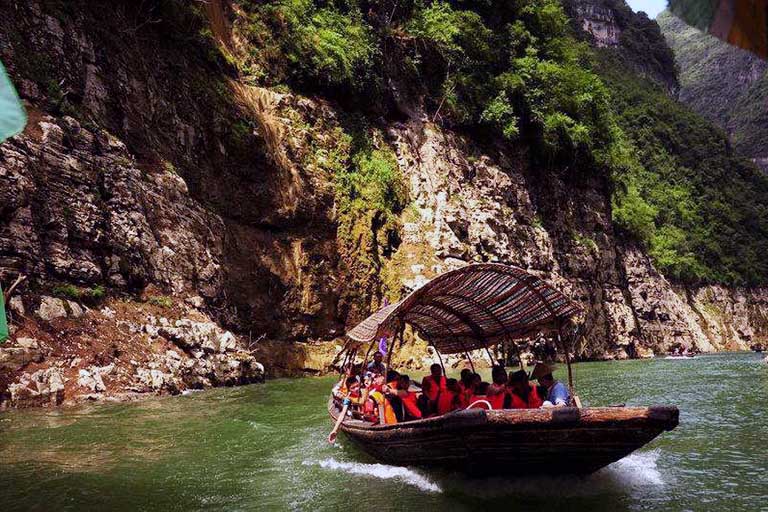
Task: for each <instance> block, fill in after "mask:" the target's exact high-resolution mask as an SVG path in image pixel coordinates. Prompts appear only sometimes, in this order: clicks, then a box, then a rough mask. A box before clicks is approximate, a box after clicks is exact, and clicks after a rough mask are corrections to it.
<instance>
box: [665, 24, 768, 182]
mask: <svg viewBox="0 0 768 512" xmlns="http://www.w3.org/2000/svg"><path fill="white" fill-rule="evenodd" d="M657 21H658V23H659V26H660V27H661V30H662V33H663V34H664V36H665V38H666V39H667V42H668V44H669V46H670V47H671V48H672V50H673V51H674V53H675V60H676V62H677V65H678V67H679V80H680V101H681V102H683V103H685V104H686V105H688V106H690V107H691V108H692V109H694V110H695V111H696V112H698V113H700V114H701V115H703V116H704V117H706V118H708V119H709V120H711V121H712V122H714V123H715V124H716V125H718V126H720V127H721V128H722V129H724V130H725V131H726V132H728V135H729V136H730V138H731V140H732V143H733V146H734V148H735V149H736V151H737V152H738V153H740V154H742V155H744V156H746V157H749V158H752V159H753V160H755V161H756V162H757V163H758V164H761V167H762V168H763V169H764V170H765V169H768V74H766V71H768V62H765V61H763V60H761V59H759V58H757V57H756V56H754V55H752V54H751V53H749V52H746V51H743V50H740V49H738V48H735V47H733V46H730V45H728V44H726V43H724V42H722V41H720V40H719V39H716V38H714V37H712V36H710V35H707V34H704V33H703V32H701V31H699V30H697V29H695V28H692V27H690V26H688V25H686V24H685V23H684V22H683V21H681V20H680V19H678V18H676V17H675V16H673V15H672V14H671V13H669V12H668V11H665V12H663V13H662V14H660V15H659V17H658V18H657Z"/></svg>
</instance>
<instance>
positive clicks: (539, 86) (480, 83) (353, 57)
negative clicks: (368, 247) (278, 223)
mask: <svg viewBox="0 0 768 512" xmlns="http://www.w3.org/2000/svg"><path fill="white" fill-rule="evenodd" d="M245 6H246V10H247V16H248V22H247V30H246V31H245V33H246V34H247V36H248V37H249V38H250V40H251V43H252V47H253V52H252V54H251V61H250V62H249V63H248V65H247V66H246V68H247V70H249V71H250V72H251V73H252V76H253V77H254V79H256V80H258V81H260V82H262V83H264V84H265V85H275V84H279V83H283V82H287V83H288V84H290V85H292V86H295V87H298V88H299V89H304V90H310V91H313V92H320V93H321V94H325V95H328V96H330V97H333V98H336V99H339V100H341V101H343V102H347V103H351V104H354V105H355V106H356V108H360V109H361V110H367V111H369V112H376V113H378V112H379V111H380V110H381V109H382V103H384V102H385V99H383V96H386V93H384V94H378V92H380V91H382V88H383V86H382V84H384V83H388V81H389V80H405V81H407V82H409V83H408V86H413V87H416V88H419V89H420V91H419V92H420V93H421V95H422V96H423V98H424V100H425V106H426V108H427V110H428V112H427V113H428V114H429V115H430V117H431V118H432V119H433V120H436V121H440V122H442V123H443V124H445V125H448V126H456V127H484V128H485V129H486V130H490V131H491V132H493V131H495V132H497V133H499V134H501V135H502V136H504V137H506V138H507V139H510V140H525V141H527V142H528V143H530V144H532V145H533V146H534V148H536V149H537V150H539V151H538V152H537V155H539V156H541V157H543V158H544V161H546V162H553V161H554V160H557V161H566V162H567V163H569V164H572V163H573V162H580V163H584V164H585V167H588V166H589V167H595V163H596V164H597V166H598V167H602V168H606V167H607V165H608V163H609V155H610V154H611V151H610V146H611V144H612V135H613V131H612V130H611V126H610V123H611V120H610V115H609V113H608V102H607V99H608V94H607V91H606V90H605V88H604V87H603V85H602V83H601V81H600V80H599V79H598V78H597V76H595V75H594V74H593V73H592V72H590V71H589V70H588V69H587V67H586V65H585V64H586V59H587V57H588V55H589V52H588V48H587V46H586V44H585V43H579V42H577V41H576V40H575V38H574V37H573V34H572V33H571V28H570V25H569V23H568V18H567V16H566V15H565V13H564V11H563V9H562V7H561V5H560V2H558V1H557V0H544V1H533V0H519V1H516V2H510V3H506V2H505V3H504V4H503V5H501V4H495V3H471V4H470V3H466V2H458V1H456V2H443V1H437V2H424V1H417V2H414V3H406V4H402V5H400V4H399V3H391V2H381V3H378V2H377V3H374V2H363V1H355V0H348V1H331V2H313V1H311V0H280V1H278V2H275V3H270V4H261V3H256V2H246V3H245ZM363 13H365V14H363ZM350 93H351V94H350ZM379 96H381V97H379ZM377 109H378V110H377ZM384 110H385V112H384V113H385V114H386V113H387V112H386V108H384Z"/></svg>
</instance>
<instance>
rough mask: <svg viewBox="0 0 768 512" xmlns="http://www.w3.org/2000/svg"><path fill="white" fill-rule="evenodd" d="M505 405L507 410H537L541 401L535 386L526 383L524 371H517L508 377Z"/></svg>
mask: <svg viewBox="0 0 768 512" xmlns="http://www.w3.org/2000/svg"><path fill="white" fill-rule="evenodd" d="M508 384H509V385H508V390H507V397H508V403H507V405H506V407H507V408H509V409H538V408H539V407H541V404H542V402H543V401H542V399H541V397H540V396H539V391H538V389H537V387H536V386H534V385H533V384H531V383H530V382H529V381H528V374H526V373H525V370H518V371H516V372H515V373H513V374H512V375H510V377H509V382H508Z"/></svg>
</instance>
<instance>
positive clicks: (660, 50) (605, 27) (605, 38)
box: [564, 0, 680, 96]
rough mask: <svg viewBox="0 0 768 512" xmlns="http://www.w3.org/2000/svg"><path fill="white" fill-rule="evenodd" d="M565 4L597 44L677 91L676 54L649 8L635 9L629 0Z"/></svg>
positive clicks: (574, 0)
mask: <svg viewBox="0 0 768 512" xmlns="http://www.w3.org/2000/svg"><path fill="white" fill-rule="evenodd" d="M564 5H565V7H566V9H567V11H568V12H569V14H570V16H571V18H572V19H573V20H574V21H575V23H576V25H577V27H578V28H580V29H581V30H583V32H584V34H585V36H586V39H587V40H588V41H589V42H590V43H591V44H592V45H593V46H597V47H599V48H610V49H612V50H614V51H615V52H616V53H617V55H619V56H620V57H621V58H622V60H623V61H624V63H625V64H627V65H628V67H630V68H632V69H634V70H635V71H636V72H637V73H638V74H640V75H641V76H644V77H646V78H647V79H650V80H652V81H653V82H656V83H657V84H659V85H661V86H662V87H664V88H665V89H667V91H668V92H669V93H670V94H671V95H673V96H674V95H676V94H677V91H678V89H679V87H680V85H679V83H678V79H677V70H676V69H675V60H674V55H673V53H672V50H671V49H670V48H669V47H668V46H667V45H666V44H665V43H664V38H663V36H662V35H661V31H660V29H659V26H658V24H657V23H656V21H655V20H651V19H649V18H648V16H647V15H646V14H645V12H642V11H640V12H637V13H635V12H633V11H632V9H631V8H630V7H629V6H628V5H627V3H626V2H625V0H566V1H565V2H564Z"/></svg>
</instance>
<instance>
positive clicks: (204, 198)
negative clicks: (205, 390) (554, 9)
mask: <svg viewBox="0 0 768 512" xmlns="http://www.w3.org/2000/svg"><path fill="white" fill-rule="evenodd" d="M116 5H117V6H118V7H117V8H116V10H115V13H116V14H115V15H116V18H115V20H113V21H112V22H110V23H113V24H114V26H112V25H109V24H107V27H108V28H109V27H112V28H114V29H115V31H114V33H110V34H105V33H104V30H106V29H104V28H102V29H101V30H100V31H96V30H94V29H93V24H89V22H90V21H92V16H94V12H93V9H94V8H93V6H92V4H89V3H87V2H74V3H72V4H67V7H66V8H65V9H64V12H58V11H52V10H50V6H49V5H48V4H45V3H40V2H26V3H23V4H22V3H19V2H10V3H9V2H0V10H2V11H3V12H4V13H6V14H7V15H8V16H7V17H4V18H3V19H2V20H0V25H2V28H3V32H2V34H3V35H0V58H2V59H3V62H4V63H5V64H7V65H8V68H9V70H10V73H11V76H12V78H13V79H14V81H15V82H16V83H17V84H18V85H19V90H20V93H21V95H22V97H23V99H24V101H25V102H26V105H27V107H28V110H29V113H30V122H29V125H28V127H27V130H26V131H25V133H24V134H22V135H20V136H18V137H15V138H14V139H12V140H10V141H7V142H6V143H4V144H3V145H2V146H0V214H1V216H0V277H2V278H3V280H4V282H6V281H7V280H8V278H9V277H11V278H12V277H15V276H16V275H18V274H24V275H27V276H28V277H29V278H30V279H29V282H28V283H25V285H24V286H25V287H24V288H22V289H21V294H20V295H16V296H15V297H14V299H13V301H12V304H13V309H14V311H15V312H14V317H13V319H12V320H13V322H12V327H13V329H14V340H13V342H12V344H11V345H9V346H8V347H6V348H7V350H5V351H4V352H3V353H2V354H0V363H3V364H4V366H3V367H2V368H3V371H4V372H5V373H3V374H1V375H0V377H2V379H0V394H4V396H5V398H6V400H11V402H12V401H13V400H14V398H13V396H21V395H19V394H18V393H16V392H17V391H18V392H19V393H22V394H23V393H28V395H29V396H28V399H29V401H30V403H33V402H34V403H36V402H45V401H52V402H54V403H55V402H58V401H61V400H67V399H68V396H70V395H68V393H69V391H67V390H68V389H70V390H78V391H72V393H74V394H73V395H71V396H80V395H83V394H87V395H93V396H97V395H99V394H101V396H105V395H109V394H110V393H113V392H115V393H116V392H118V391H119V390H120V389H121V386H122V387H124V388H125V389H127V388H129V387H133V388H135V389H138V390H143V391H146V392H175V391H180V390H183V389H185V387H196V386H198V384H199V385H201V386H204V385H213V384H217V383H218V384H220V383H237V382H244V381H250V380H252V379H254V378H256V374H254V373H246V374H245V375H241V374H238V373H237V372H238V371H239V370H238V368H242V367H241V366H239V365H240V363H242V362H243V361H246V360H247V361H249V362H248V365H247V366H248V368H253V367H256V366H255V360H254V359H252V358H253V357H254V355H253V354H256V356H257V357H258V358H259V359H260V360H261V359H263V360H264V361H268V363H269V364H268V365H269V366H271V367H273V368H275V372H273V374H291V373H293V372H294V371H295V370H296V369H299V370H304V371H308V372H318V371H321V370H320V369H321V368H322V366H323V365H324V364H325V362H326V361H328V360H331V359H332V356H335V354H336V353H337V352H338V349H339V346H337V345H338V342H331V343H330V344H325V345H317V344H316V343H315V342H316V341H318V340H333V339H334V338H336V337H338V336H339V335H340V334H341V332H342V331H343V329H344V326H345V324H350V323H354V322H355V321H357V320H359V319H360V317H361V316H362V315H364V314H365V313H366V312H367V308H369V307H370V304H366V303H363V302H364V301H360V300H357V299H356V297H359V296H360V294H355V293H354V292H355V291H356V290H353V289H350V288H351V287H353V284H351V283H354V281H353V280H352V279H351V277H353V276H350V275H347V274H348V273H349V269H350V267H352V265H350V264H349V262H346V263H345V262H344V261H343V260H344V257H345V256H344V255H345V254H346V255H348V254H354V251H345V250H344V249H345V248H344V247H341V245H342V244H344V243H349V241H343V240H339V239H338V237H337V228H338V225H337V221H338V218H337V216H338V212H337V206H338V205H337V201H336V197H335V193H336V192H335V185H334V169H333V167H332V165H331V164H330V163H329V160H330V159H331V155H332V154H334V150H337V149H338V147H337V146H338V143H339V140H341V139H342V138H343V137H340V136H339V134H340V133H342V132H344V130H345V129H346V127H345V126H344V117H345V115H348V114H349V113H348V112H345V111H344V109H343V108H341V107H339V106H338V105H336V104H333V103H331V102H328V101H324V100H321V99H318V98H309V97H302V96H300V95H297V94H292V93H284V92H279V93H278V92H276V91H274V90H272V91H269V90H265V89H260V88H258V87H253V86H251V85H244V84H243V83H241V82H239V81H238V77H237V76H235V73H234V72H233V71H232V70H231V69H228V68H227V67H226V66H225V65H223V64H222V63H221V62H218V61H216V59H214V62H211V61H210V59H211V56H210V55H209V54H207V53H206V52H207V51H208V50H210V49H211V47H209V46H205V44H208V43H205V44H204V43H201V42H200V40H199V39H197V38H198V36H199V34H198V33H197V32H196V30H197V29H195V28H193V29H191V30H188V31H186V32H185V31H184V30H181V29H179V27H177V26H173V25H162V24H161V23H151V24H148V25H144V26H142V27H141V37H137V36H136V33H135V32H136V30H139V27H136V26H133V25H130V26H128V25H126V27H127V28H123V29H119V28H118V25H120V23H122V22H125V23H126V24H127V23H128V21H130V20H128V18H125V17H124V12H125V9H126V8H127V7H126V6H127V5H128V4H127V3H125V2H118V3H117V4H116ZM121 16H122V17H121ZM137 19H140V16H139V17H138V18H137ZM150 19H151V18H150ZM131 20H132V23H134V24H135V23H136V21H135V20H133V19H131ZM192 21H194V20H192ZM182 27H183V25H182ZM169 28H174V30H181V32H180V33H174V34H171V35H170V36H169V35H168V33H165V32H163V30H166V29H169ZM115 34H117V35H115ZM19 35H21V37H19ZM611 37H612V36H611ZM185 38H188V39H185ZM609 40H612V39H610V38H609ZM609 40H606V41H609ZM606 44H608V43H606ZM201 45H202V46H201ZM214 48H215V47H214ZM27 50H28V51H27ZM118 50H119V51H118ZM38 54H39V55H42V56H43V57H41V58H38V57H37V55H38ZM41 59H42V60H41ZM38 72H39V73H40V74H38ZM48 79H50V80H52V82H50V83H47V80H48ZM46 83H47V85H46ZM409 102H410V103H409V105H410V107H409V109H408V114H407V115H405V114H404V115H403V116H402V117H407V119H399V120H396V121H395V120H392V119H384V118H382V119H377V120H376V123H378V124H376V126H375V130H376V131H377V133H381V134H382V136H381V137H380V138H381V140H378V139H377V140H376V141H375V144H378V145H380V146H381V147H382V148H384V147H386V148H388V149H392V150H393V151H394V153H395V155H396V157H397V162H398V165H399V167H400V171H401V172H402V175H403V176H404V179H405V181H406V184H407V187H406V188H407V189H408V196H409V205H408V206H407V207H406V208H405V210H404V211H403V212H402V214H401V219H400V220H401V221H402V229H401V230H400V240H399V241H398V244H397V245H396V246H395V247H394V248H393V252H392V253H391V254H386V255H384V254H382V255H380V256H381V260H382V262H383V270H382V272H381V276H377V278H380V280H381V283H380V286H379V288H380V290H381V291H382V292H383V291H388V292H389V293H394V294H396V295H398V294H401V293H405V292H407V291H409V290H412V289H415V288H416V287H418V286H420V285H421V284H423V283H424V282H426V281H427V280H428V279H430V278H432V277H434V276H435V275H437V274H439V273H440V272H443V271H445V270H449V269H451V268H455V267H457V266H461V265H465V264H467V263H470V262H478V261H500V262H505V263H510V264H514V265H518V266H521V267H524V268H526V269H528V270H529V271H531V272H533V273H536V274H538V275H540V276H542V277H543V278H545V279H547V280H549V281H551V282H552V283H554V284H555V285H556V286H557V287H559V288H560V289H562V290H563V291H564V292H565V293H567V294H568V295H570V296H572V297H573V298H574V299H576V300H578V301H579V302H580V303H581V304H582V305H583V306H584V309H585V312H586V324H585V333H586V337H585V341H584V343H583V344H582V345H581V346H580V347H578V348H577V354H576V355H577V356H578V357H580V358H585V359H586V358H597V359H602V358H626V357H637V356H648V355H650V354H652V353H660V352H664V351H665V350H667V349H668V348H669V347H670V346H672V345H675V344H682V345H685V346H689V347H692V346H696V347H698V348H700V349H702V350H720V349H743V348H746V347H747V346H748V345H749V343H751V342H755V341H761V340H765V339H766V338H768V327H767V326H766V325H767V324H768V322H766V306H767V303H768V292H766V291H765V290H728V289H724V288H718V287H708V288H702V289H695V290H685V289H679V288H677V287H675V286H674V285H673V284H672V283H670V282H669V281H668V280H667V279H666V278H665V277H664V276H663V275H661V274H659V273H658V272H657V271H656V270H655V269H654V267H653V265H652V262H651V261H650V259H649V258H648V256H647V255H646V254H645V253H644V252H643V251H642V249H640V248H638V247H634V246H632V245H631V244H629V243H627V242H626V241H624V240H622V239H621V238H620V237H619V236H618V235H617V234H616V233H615V232H614V230H613V224H612V220H611V205H610V199H609V198H610V187H609V182H608V180H607V178H606V177H605V176H601V175H600V174H599V173H596V172H582V171H583V170H581V171H576V170H573V169H544V168H536V167H535V166H534V167H532V166H531V164H530V161H531V158H530V157H529V155H528V154H527V149H526V148H525V147H524V146H510V145H509V144H506V143H501V142H499V141H493V140H484V141H483V142H482V143H481V142H480V141H479V139H480V138H479V137H478V138H474V137H473V136H472V135H471V134H461V133H457V132H453V131H451V130H447V129H443V128H440V127H439V126H437V125H435V124H433V123H430V122H429V121H428V120H427V117H426V116H425V115H423V113H422V111H421V110H419V107H418V101H416V100H415V99H413V98H409ZM75 107H77V108H75ZM348 156H349V155H346V160H344V158H342V159H340V160H339V161H337V162H335V164H334V165H339V162H341V163H343V164H344V163H345V164H346V165H349V158H348ZM372 229H373V228H372ZM368 238H370V237H368ZM62 283H64V284H75V285H77V286H78V287H82V288H89V289H93V288H96V287H98V286H104V287H106V289H107V294H108V296H110V297H111V298H110V299H109V300H115V299H118V298H119V299H121V300H120V304H121V306H120V307H119V308H118V307H116V306H115V307H113V306H107V310H106V311H105V309H104V308H102V307H96V306H93V305H91V306H90V310H89V305H88V304H87V303H85V302H87V301H83V300H79V299H78V298H77V297H74V298H73V297H70V298H67V299H66V300H64V299H63V298H62V297H61V294H60V293H59V294H58V295H59V296H58V297H52V296H51V295H55V293H54V288H55V287H56V285H58V284H62ZM148 289H150V290H154V291H153V292H151V293H148V292H147V290H148ZM190 297H191V298H194V300H193V302H192V303H191V305H189V304H187V303H186V302H184V298H190ZM393 298H396V297H393ZM22 299H23V300H22ZM122 299H124V300H122ZM62 300H64V302H60V301H62ZM169 303H170V304H171V305H173V304H186V305H184V306H183V308H182V309H179V310H175V309H174V308H173V307H171V309H172V310H173V311H174V314H173V315H171V314H170V313H165V314H163V313H162V310H157V308H166V307H168V304H169ZM112 310H115V311H116V313H117V316H116V317H110V315H112V313H110V311H112ZM62 311H64V313H63V314H62ZM78 311H79V313H78ZM73 312H74V314H73ZM174 315H175V316H174ZM149 316H152V318H149ZM113 318H117V320H113ZM161 318H166V321H165V322H163V321H162V320H161ZM121 322H122V323H121ZM190 322H197V323H201V322H202V323H204V324H212V325H214V327H210V328H208V327H206V329H208V330H209V331H211V330H212V329H214V328H215V329H219V331H216V332H218V333H220V334H221V333H224V332H225V331H224V329H222V327H221V325H218V326H217V325H215V324H216V323H217V322H218V323H219V324H222V323H223V324H224V325H225V326H226V327H228V328H230V329H232V330H233V331H234V334H230V336H231V337H232V338H230V336H226V335H225V334H221V336H218V335H217V337H216V339H215V340H213V341H211V340H212V338H211V339H208V341H205V340H203V341H199V342H198V341H194V342H190V341H188V339H187V338H188V336H193V337H195V336H197V334H199V332H197V331H199V329H197V327H194V326H193V325H192V324H190ZM177 323H178V325H177ZM98 325H102V327H94V326H98ZM195 325H197V324H195ZM110 326H123V327H126V328H127V329H128V331H126V332H127V334H126V332H123V331H121V330H120V329H117V327H115V329H116V330H110V329H111V327H110ZM136 326H138V327H136ZM184 327H189V328H190V329H191V331H194V332H191V333H187V334H183V333H181V332H180V331H179V329H182V328H184ZM198 327H199V326H198ZM134 331H135V332H134ZM56 333H63V334H56ZM195 333H197V334H195ZM110 336H112V337H113V339H112V340H110V339H109V337H110ZM97 337H104V338H105V340H106V341H108V342H111V341H114V347H112V346H111V345H109V346H108V347H107V348H105V347H102V346H101V345H100V344H98V343H96V344H94V343H90V341H89V340H91V341H92V340H94V339H96V338H97ZM197 337H198V338H199V336H197ZM222 337H223V338H226V339H225V340H224V341H223V342H222V341H221V340H220V339H219V338H222ZM195 339H197V338H195ZM206 339H207V338H206ZM233 339H234V341H232V340H233ZM23 340H33V341H23ZM285 341H289V342H296V341H300V342H302V344H301V345H297V346H295V348H296V350H292V349H289V350H288V351H287V352H285V351H283V352H281V351H280V350H276V349H274V347H275V346H276V344H279V343H282V342H285ZM209 342H210V343H209ZM230 342H232V343H230ZM304 342H306V343H304ZM89 343H90V344H89ZM222 343H223V346H224V348H223V350H222ZM251 344H253V346H251ZM60 346H61V347H64V348H62V349H61V350H59V348H60ZM67 347H69V348H67ZM72 347H76V348H77V350H81V349H82V350H83V351H85V352H84V353H83V354H79V353H76V352H72V350H74V349H72ZM89 347H90V348H89ZM271 347H272V348H271ZM315 347H320V348H317V351H316V350H315ZM70 349H72V350H70ZM169 351H170V352H173V353H176V355H177V356H178V357H176V356H174V355H172V354H170V353H169ZM121 352H122V353H131V354H136V355H135V356H133V357H128V358H126V357H122V356H120V353H121ZM78 358H79V361H76V359H78ZM249 358H250V359H249ZM412 359H413V360H414V361H417V362H418V361H421V359H420V355H419V354H416V355H414V356H413V357H412ZM131 360H133V361H136V362H137V364H136V365H134V364H133V363H131ZM190 361H191V362H190ZM194 361H198V362H194ZM199 361H202V362H199ZM177 363H178V364H177ZM419 364H421V363H419ZM110 365H113V366H111V367H110ZM187 366H190V368H192V369H191V370H190V372H191V373H184V372H185V371H186V370H184V368H187ZM57 368H58V370H57ZM227 368H230V370H231V372H230V370H227ZM211 372H213V373H211ZM267 372H268V373H270V372H269V368H268V369H267ZM257 373H258V372H257ZM185 375H186V377H185ZM211 375H213V376H214V377H213V380H211ZM238 375H240V376H238ZM206 376H207V377H206ZM118 377H119V378H118ZM185 378H187V379H188V380H185ZM198 378H200V379H208V380H207V381H205V380H200V381H197V380H196V379H198ZM164 383H169V384H168V385H166V384H164ZM12 386H15V387H12ZM68 386H69V387H68ZM73 386H75V387H73ZM102 388H103V389H102ZM27 389H28V390H32V391H34V393H33V392H32V391H29V392H27V391H24V390H27ZM11 390H16V391H14V392H13V393H16V394H13V396H11ZM82 390H89V391H88V392H87V393H86V392H85V391H82ZM137 392H138V391H137ZM62 393H63V395H62Z"/></svg>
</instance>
